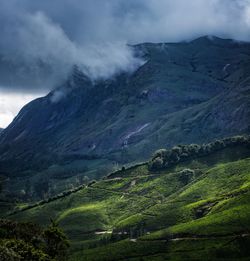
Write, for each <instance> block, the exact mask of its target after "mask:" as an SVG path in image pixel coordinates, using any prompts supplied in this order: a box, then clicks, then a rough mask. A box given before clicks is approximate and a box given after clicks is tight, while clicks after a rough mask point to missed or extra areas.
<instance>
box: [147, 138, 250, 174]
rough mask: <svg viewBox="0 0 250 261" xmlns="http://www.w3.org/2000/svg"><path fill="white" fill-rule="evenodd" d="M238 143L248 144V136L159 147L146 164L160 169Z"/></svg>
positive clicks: (249, 139) (249, 141)
mask: <svg viewBox="0 0 250 261" xmlns="http://www.w3.org/2000/svg"><path fill="white" fill-rule="evenodd" d="M238 145H247V146H249V145H250V136H235V137H231V138H225V139H222V140H216V141H214V142H211V143H208V144H203V145H198V144H191V145H178V146H175V147H173V148H172V149H170V150H167V149H160V150H157V151H156V152H155V153H154V154H153V157H152V159H151V161H150V162H149V164H148V165H149V169H150V170H161V169H164V168H167V167H171V166H173V165H175V164H177V163H178V162H181V161H185V160H188V159H192V158H197V157H201V156H206V155H209V154H211V153H213V152H216V151H219V150H222V149H224V148H228V147H233V146H238Z"/></svg>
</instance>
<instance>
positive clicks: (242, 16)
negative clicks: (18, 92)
mask: <svg viewBox="0 0 250 261" xmlns="http://www.w3.org/2000/svg"><path fill="white" fill-rule="evenodd" d="M0 24H1V27H0V35H1V38H0V63H1V56H2V57H3V59H4V61H6V60H7V61H11V65H13V66H12V67H13V68H14V73H13V71H12V70H10V71H9V72H6V71H4V75H5V77H1V76H2V75H3V74H2V75H1V70H2V68H6V66H2V67H1V66H0V80H1V81H2V80H3V78H8V79H7V80H8V83H9V82H10V83H12V82H17V85H18V84H19V85H20V83H21V85H22V88H23V89H25V88H26V89H27V88H28V84H27V81H28V82H29V86H31V87H30V88H31V90H32V89H34V88H36V87H37V86H38V85H39V88H41V89H47V90H48V89H51V88H52V86H53V87H54V86H55V85H56V83H58V82H59V81H60V80H63V79H65V78H67V74H68V72H69V70H70V68H71V67H72V65H73V64H78V65H79V66H80V67H81V68H82V69H83V70H84V71H85V72H86V73H87V74H88V75H89V76H90V77H92V78H94V79H95V78H108V77H111V76H112V75H114V74H116V73H117V72H120V71H127V70H133V69H134V68H136V67H137V66H138V65H139V64H140V61H139V60H138V59H137V58H135V56H134V55H133V52H132V51H131V50H130V49H129V48H128V46H127V45H126V44H127V43H141V42H174V41H181V40H190V39H192V38H195V37H199V36H202V35H216V36H219V37H226V38H233V39H236V40H246V41H250V0H126V1H124V0H84V1H82V0H53V1H51V0H43V1H34V0H22V1H20V0H2V1H0ZM2 61H3V60H2ZM0 65H1V64H0ZM8 73H9V77H7V76H6V75H8ZM30 76H31V77H30ZM7 80H6V81H7ZM5 85H11V84H5Z"/></svg>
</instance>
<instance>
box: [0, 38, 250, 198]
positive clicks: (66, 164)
mask: <svg viewBox="0 0 250 261" xmlns="http://www.w3.org/2000/svg"><path fill="white" fill-rule="evenodd" d="M133 48H134V49H135V50H136V51H137V52H138V53H139V54H140V55H142V56H143V59H144V60H145V63H144V65H143V66H141V67H140V68H139V69H138V70H137V71H136V72H134V73H133V74H122V75H118V76H116V78H115V79H112V80H107V81H99V82H95V83H93V82H91V81H90V80H89V79H87V78H86V77H85V76H84V75H83V74H82V73H81V72H80V71H79V70H78V69H77V68H75V69H74V71H73V74H72V76H71V77H70V78H69V80H68V81H67V82H66V83H65V84H64V85H63V86H61V87H59V88H58V89H56V90H55V91H53V92H51V93H50V94H48V95H47V96H46V97H43V98H40V99H37V100H35V101H33V102H31V103H30V104H28V105H27V106H25V107H24V108H23V109H22V110H21V111H20V113H19V114H18V116H17V117H16V118H15V120H14V121H13V122H12V124H11V125H10V126H9V127H8V128H6V129H5V130H4V131H3V133H2V135H1V137H0V171H1V172H3V173H4V175H6V176H7V177H9V178H10V179H9V182H7V183H6V184H5V186H6V190H5V192H6V194H8V193H10V191H12V192H15V193H16V194H17V195H20V191H23V190H25V191H26V190H27V187H29V189H28V191H33V192H32V195H30V196H38V194H39V193H38V192H37V191H36V188H35V187H36V186H35V184H38V183H47V184H48V186H47V190H46V191H45V192H46V193H47V194H48V193H49V194H53V193H56V192H58V191H61V190H63V189H64V188H65V184H76V183H77V182H78V180H79V177H80V178H82V177H84V176H88V177H90V178H91V179H93V178H98V177H100V176H103V175H105V174H106V173H108V172H109V171H110V170H112V169H115V168H117V166H119V167H120V166H122V165H125V164H131V163H132V162H135V161H142V160H145V159H147V158H148V157H149V156H150V154H151V153H152V152H153V151H154V150H155V149H157V148H159V147H163V146H164V147H168V146H172V145H174V144H178V143H192V142H196V143H197V142H199V143H200V142H206V141H208V140H210V139H211V138H219V137H224V136H229V135H235V134H243V133H249V131H250V128H249V124H250V123H249V116H250V106H249V105H250V104H249V103H250V97H249V96H250V89H249V88H250V78H249V71H250V60H249V57H250V44H248V43H239V42H234V41H232V40H223V39H219V38H207V37H202V38H199V39H197V40H194V41H192V42H189V43H177V44H174V43H171V44H150V43H146V44H141V45H137V46H133ZM27 184H28V185H27ZM54 184H56V186H54ZM46 193H45V194H46Z"/></svg>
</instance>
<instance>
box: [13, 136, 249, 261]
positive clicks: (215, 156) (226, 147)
mask: <svg viewBox="0 0 250 261" xmlns="http://www.w3.org/2000/svg"><path fill="white" fill-rule="evenodd" d="M179 148H182V150H185V151H186V153H187V155H189V156H185V160H184V159H183V158H182V156H181V157H179V158H180V159H182V160H178V161H177V162H176V163H173V162H172V163H171V164H166V162H170V161H169V152H166V150H160V151H157V152H156V153H155V154H154V156H153V158H152V160H151V161H150V162H149V163H148V164H147V163H144V164H139V165H137V166H135V167H131V168H126V169H124V168H123V169H122V170H120V171H117V172H113V173H112V174H110V175H108V176H106V177H105V178H104V179H102V180H100V181H96V182H91V183H89V185H88V186H82V187H79V188H78V189H75V190H71V191H69V192H67V193H64V194H62V195H60V196H59V197H54V198H51V199H49V200H46V201H42V202H40V203H39V204H37V205H33V206H29V207H28V208H26V209H25V208H24V209H23V210H22V211H17V212H15V213H12V215H9V218H11V219H15V220H20V221H32V222H36V223H39V224H41V225H48V222H49V220H48V217H51V218H53V220H56V222H58V224H59V225H60V226H61V227H62V228H63V229H64V231H65V233H66V234H67V236H68V237H69V240H70V241H71V248H70V260H91V261H92V260H166V259H170V260H204V259H203V258H204V257H206V258H207V260H225V259H226V260H227V259H230V260H235V261H236V260H248V259H249V257H250V253H249V247H248V246H249V243H250V207H249V200H250V145H249V137H248V136H245V137H234V138H230V139H224V140H222V141H216V142H213V143H210V144H208V145H203V146H198V145H191V146H182V147H181V146H178V148H177V147H175V148H173V149H172V150H170V154H171V153H172V152H174V153H176V154H177V155H182V153H183V151H180V149H179ZM207 148H209V153H208V152H207ZM201 150H202V154H201ZM177 151H178V152H177ZM166 155H167V156H166ZM156 158H159V159H161V160H162V161H163V162H164V167H162V166H160V167H159V168H158V167H155V166H154V167H153V168H152V162H153V161H154V160H155V159H156ZM171 159H172V157H171Z"/></svg>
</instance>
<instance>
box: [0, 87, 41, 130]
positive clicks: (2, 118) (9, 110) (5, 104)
mask: <svg viewBox="0 0 250 261" xmlns="http://www.w3.org/2000/svg"><path fill="white" fill-rule="evenodd" d="M39 96H40V95H30V94H18V93H2V92H0V127H1V128H5V127H7V126H8V125H9V124H10V123H11V121H12V120H13V119H14V117H15V116H16V115H17V113H18V112H19V111H20V110H21V108H22V107H23V106H24V105H25V104H27V103H28V102H30V101H31V100H34V99H35V98H37V97H39Z"/></svg>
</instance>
